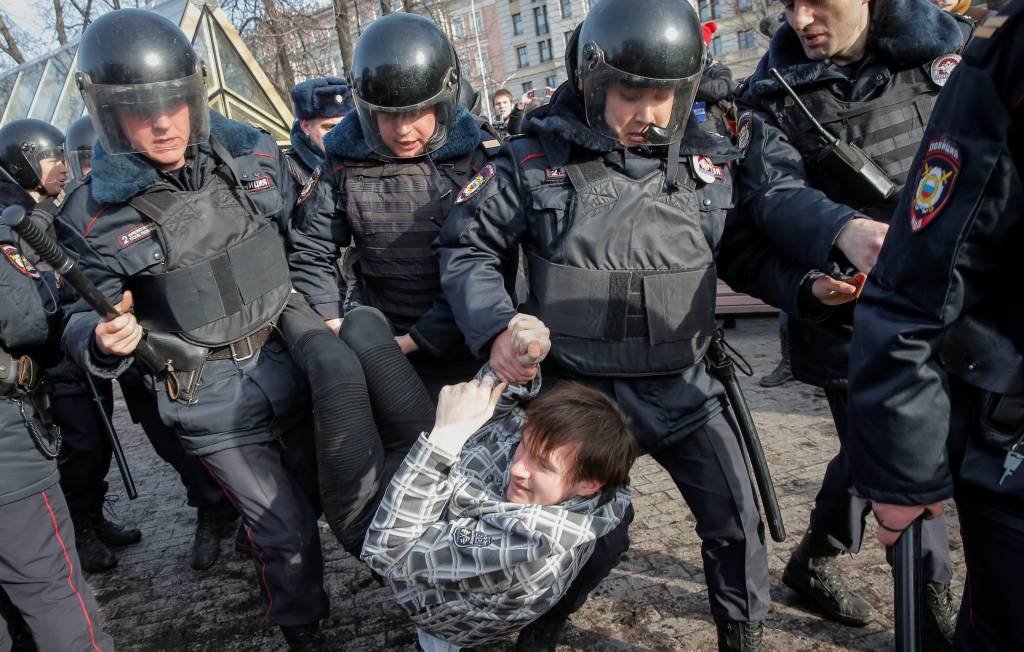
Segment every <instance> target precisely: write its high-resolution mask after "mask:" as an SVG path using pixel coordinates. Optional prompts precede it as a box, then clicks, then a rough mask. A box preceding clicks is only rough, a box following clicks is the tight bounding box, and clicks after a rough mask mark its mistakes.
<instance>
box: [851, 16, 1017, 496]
mask: <svg viewBox="0 0 1024 652" xmlns="http://www.w3.org/2000/svg"><path fill="white" fill-rule="evenodd" d="M1007 16H1008V17H1009V19H1008V20H1006V22H1005V23H1004V24H1003V25H1002V27H1000V28H998V29H994V28H993V27H992V25H991V24H990V25H982V26H981V27H979V29H978V32H977V33H976V35H975V38H974V40H972V42H971V43H970V44H969V45H968V47H967V50H966V52H965V55H964V60H963V62H962V63H961V64H960V66H959V67H958V68H957V70H956V72H954V73H953V76H952V78H951V79H950V80H949V83H948V84H947V86H946V88H945V89H944V90H943V92H942V94H941V95H940V96H939V100H938V103H937V104H936V106H935V109H934V111H933V112H932V118H931V122H930V124H929V126H928V129H927V131H926V132H925V137H924V139H923V140H922V143H921V148H920V150H919V151H918V154H917V158H916V159H915V162H914V168H913V170H912V173H911V176H910V177H909V178H908V182H907V186H906V189H905V191H904V193H903V196H902V199H901V201H900V203H899V207H898V208H897V209H896V213H895V214H894V216H893V219H892V221H891V222H890V230H889V234H888V236H887V238H886V241H885V244H884V246H883V247H882V252H881V254H880V256H879V258H878V264H877V265H876V266H875V268H874V271H873V272H872V274H871V276H870V277H869V279H868V283H867V287H866V288H865V290H864V294H863V296H862V298H861V300H860V305H858V306H857V311H856V315H855V323H856V328H855V330H854V336H853V346H852V349H851V353H850V431H851V432H850V442H849V443H850V456H851V461H852V463H853V471H854V477H855V480H856V486H857V488H858V490H859V491H860V492H861V493H862V494H863V495H864V496H867V497H868V498H872V499H875V500H879V501H883V502H888V503H896V504H910V505H920V504H928V503H932V502H935V501H938V500H942V499H945V498H948V497H950V496H951V495H952V494H953V489H954V483H955V482H956V483H958V484H957V489H956V490H957V493H958V494H959V493H960V491H961V490H963V489H975V490H981V491H984V492H986V495H987V496H988V497H990V498H991V499H995V500H998V499H1000V498H1001V497H1003V498H1005V497H1007V496H1012V497H1014V499H1015V500H1016V501H1017V504H1018V505H1019V504H1020V500H1021V499H1022V498H1024V470H1018V471H1017V472H1016V473H1015V474H1013V475H1012V476H1010V477H1009V478H1008V479H1007V480H1006V481H1005V482H1004V483H1003V484H1002V485H1000V484H999V481H1000V478H1001V476H1002V463H1003V459H1004V457H1005V454H1006V451H1005V450H992V449H986V448H985V447H984V446H983V445H982V444H981V442H980V438H979V437H977V433H978V431H979V428H978V427H977V423H978V422H977V419H974V422H973V424H974V427H973V428H972V429H971V430H972V434H971V435H970V436H968V437H967V439H966V441H960V440H961V439H963V431H962V430H961V429H956V428H955V427H954V428H953V429H951V427H950V423H951V419H952V420H953V421H954V422H955V421H956V420H957V419H958V418H959V417H960V416H962V414H963V413H964V412H967V411H968V410H966V409H965V407H966V406H965V401H964V400H963V399H962V397H963V396H970V395H971V392H970V391H960V390H963V388H964V387H965V386H968V387H970V386H973V387H975V388H982V389H990V390H992V391H994V392H996V393H999V394H1003V393H1009V394H1020V393H1022V392H1024V383H1022V382H1021V376H1022V374H1024V368H1022V366H1024V363H1022V361H1021V360H1022V353H1024V292H1022V290H1021V284H1020V281H1019V276H1020V256H1021V251H1022V248H1024V232H1022V228H1024V186H1022V182H1021V179H1022V174H1024V74H1022V73H1024V2H1022V1H1021V0H1017V2H1015V3H1013V4H1012V5H1009V6H1008V7H1006V8H1005V9H1004V13H1003V14H1002V15H1001V16H999V17H998V18H996V22H995V23H994V24H995V25H998V24H1000V22H1001V21H1002V20H1005V17H1007ZM962 328H966V329H967V337H963V338H961V339H960V341H959V343H957V344H955V346H954V347H953V350H951V351H949V353H951V354H957V356H956V357H966V361H965V363H964V364H962V365H957V366H958V367H959V368H958V369H956V370H955V371H954V369H953V367H952V365H951V364H950V363H949V361H948V360H947V359H946V356H947V353H946V352H945V350H944V349H945V347H947V346H949V345H950V344H951V342H950V341H948V338H950V337H951V336H952V334H953V333H955V332H956V331H958V330H959V329H962ZM944 341H945V344H944ZM1000 342H1004V343H1007V342H1008V343H1009V347H1008V349H1005V350H1006V351H1008V353H1000V352H999V348H998V346H997V345H998V344H999V343H1000ZM940 352H941V353H942V355H941V356H940ZM953 376H959V378H960V380H956V379H954V378H953ZM1000 385H1001V386H1000ZM1016 425H1018V426H1019V425H1020V424H1016ZM1018 432H1019V431H1018ZM947 438H949V442H948V448H947Z"/></svg>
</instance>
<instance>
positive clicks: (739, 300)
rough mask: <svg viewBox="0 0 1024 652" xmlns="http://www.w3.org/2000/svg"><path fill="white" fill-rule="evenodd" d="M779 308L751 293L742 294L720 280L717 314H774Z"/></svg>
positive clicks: (734, 315)
mask: <svg viewBox="0 0 1024 652" xmlns="http://www.w3.org/2000/svg"><path fill="white" fill-rule="evenodd" d="M777 312H778V310H777V309H776V308H773V307H771V306H769V305H768V304H766V303H764V302H762V301H759V300H757V299H755V298H754V297H752V296H750V295H749V294H741V293H739V292H736V291H735V290H733V289H732V288H731V287H729V286H728V285H726V284H725V283H723V282H722V281H718V299H717V302H716V304H715V314H716V315H719V316H722V315H725V316H729V317H736V316H742V315H772V314H775V313H777Z"/></svg>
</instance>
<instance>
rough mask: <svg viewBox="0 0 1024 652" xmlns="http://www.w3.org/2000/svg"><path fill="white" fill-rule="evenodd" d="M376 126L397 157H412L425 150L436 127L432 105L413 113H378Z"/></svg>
mask: <svg viewBox="0 0 1024 652" xmlns="http://www.w3.org/2000/svg"><path fill="white" fill-rule="evenodd" d="M377 128H378V129H379V130H380V137H381V139H382V140H383V141H384V144H385V145H387V147H388V149H390V150H391V151H392V153H394V155H395V156H396V157H398V158H413V157H414V156H420V155H421V154H423V153H424V152H426V151H427V143H428V142H429V141H430V139H431V138H433V136H434V130H435V129H437V118H436V115H435V109H434V107H428V108H426V109H423V110H421V111H416V112H414V113H383V112H381V113H378V114H377Z"/></svg>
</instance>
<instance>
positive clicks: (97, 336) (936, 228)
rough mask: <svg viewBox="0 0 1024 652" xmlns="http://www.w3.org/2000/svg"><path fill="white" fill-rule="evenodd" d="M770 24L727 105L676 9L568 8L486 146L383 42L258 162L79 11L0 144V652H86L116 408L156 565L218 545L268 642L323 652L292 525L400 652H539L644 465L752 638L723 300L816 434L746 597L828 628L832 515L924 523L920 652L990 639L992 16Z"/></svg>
mask: <svg viewBox="0 0 1024 652" xmlns="http://www.w3.org/2000/svg"><path fill="white" fill-rule="evenodd" d="M960 4H962V3H955V7H952V8H954V9H955V8H959V7H960ZM783 8H784V21H783V22H782V23H781V24H780V25H779V26H778V28H777V29H776V30H775V31H774V34H773V36H772V40H771V46H770V48H769V50H768V52H767V54H766V55H765V56H764V57H763V58H762V59H761V61H760V63H759V65H758V67H757V69H756V71H755V72H754V73H753V75H751V76H750V77H749V78H747V79H745V80H743V81H742V82H741V83H740V84H739V86H738V87H736V88H733V83H732V77H731V73H730V71H729V70H728V68H727V67H726V66H724V65H723V64H721V63H720V62H717V61H715V60H714V59H713V57H711V56H710V54H709V51H708V42H709V40H710V38H711V35H712V34H713V33H714V28H713V26H709V25H706V24H705V25H701V23H700V21H699V19H698V17H697V14H696V13H695V12H694V10H693V9H692V8H691V6H690V5H689V4H688V3H687V2H685V1H684V0H601V1H600V2H596V3H595V4H594V6H593V7H592V9H591V10H590V12H589V13H588V14H587V16H586V18H585V19H584V21H583V22H582V23H581V24H580V25H579V26H578V27H577V29H576V30H575V31H574V32H573V33H572V37H571V39H569V41H568V43H567V47H566V72H567V75H568V80H567V81H566V82H565V83H563V84H562V85H561V86H559V87H558V88H557V89H546V90H545V93H544V95H543V96H542V97H535V95H534V94H533V93H527V94H524V95H523V96H522V97H521V98H520V99H519V101H518V102H516V101H515V98H514V96H513V95H512V94H511V93H510V92H508V91H507V90H500V91H498V92H497V93H495V95H494V98H493V104H494V109H495V112H496V114H497V116H498V118H497V120H496V121H495V122H494V123H489V122H488V121H486V120H484V119H482V118H480V117H479V116H478V115H477V114H476V113H477V112H478V111H479V106H478V105H479V98H478V97H477V95H476V93H475V92H474V91H473V89H472V87H470V86H469V84H468V83H467V82H466V80H465V79H464V78H463V77H462V75H461V74H460V64H459V60H458V57H457V55H456V52H455V49H454V48H453V46H452V44H451V43H450V42H449V41H448V39H447V38H446V36H445V34H444V33H443V32H442V31H441V30H440V29H439V28H438V27H437V26H436V25H435V24H434V23H433V22H431V21H430V20H428V19H427V18H424V17H421V16H418V15H415V14H411V13H396V14H391V15H388V16H385V17H382V18H380V19H378V20H376V21H374V22H373V23H372V24H370V25H369V26H368V27H367V28H366V29H365V30H364V31H363V33H362V34H361V36H360V38H359V40H358V41H357V43H356V44H355V48H354V52H353V55H352V62H351V66H350V69H351V71H352V72H351V73H350V75H349V77H348V78H347V79H341V78H333V77H328V78H321V79H313V80H308V81H305V82H302V83H300V84H299V85H298V86H296V87H295V89H294V90H293V93H292V100H293V105H294V110H295V116H296V121H295V123H294V126H293V128H292V132H291V147H290V148H288V149H287V150H285V151H282V150H281V149H280V148H279V147H278V146H277V143H275V142H274V139H273V138H272V137H271V136H270V134H269V133H267V132H265V131H262V130H261V129H260V128H258V127H255V126H253V125H249V124H244V123H241V122H237V121H234V120H230V119H228V118H226V117H224V116H222V115H220V114H218V113H217V112H215V111H213V110H211V109H210V108H209V106H208V103H207V91H206V88H207V86H206V83H207V82H206V75H207V72H206V68H205V65H204V63H203V62H202V61H201V60H200V59H199V57H198V55H197V53H196V51H195V50H194V49H193V47H192V45H191V44H190V42H189V40H188V39H187V38H186V36H185V35H184V34H183V33H182V32H181V30H180V29H179V28H178V27H177V26H176V25H174V24H173V23H171V22H170V21H168V20H167V19H165V18H163V17H161V16H159V15H158V14H156V13H153V12H150V11H146V10H141V9H119V10H116V11H112V12H110V13H108V14H105V15H103V16H102V17H100V18H98V19H96V20H95V21H93V22H92V23H91V24H90V25H89V26H88V27H87V29H86V30H85V33H84V35H83V37H82V39H81V43H80V46H79V49H78V54H77V58H76V65H77V72H76V83H77V87H78V89H79V91H80V92H81V94H82V97H83V99H84V102H85V105H86V107H87V109H88V115H87V116H86V117H84V118H81V119H80V120H78V121H76V122H75V123H74V124H72V125H71V126H70V127H69V128H68V131H67V133H66V134H64V133H62V132H61V131H60V130H59V129H57V128H56V127H54V126H52V125H49V124H47V123H45V122H42V121H39V120H33V119H21V120H14V121H11V122H9V123H8V124H6V125H5V126H4V127H3V128H0V208H3V209H4V211H3V222H2V225H0V251H2V253H3V259H2V260H0V286H2V292H0V344H2V349H0V397H2V399H0V453H2V454H0V650H7V649H11V648H12V647H13V648H14V649H17V650H29V649H40V650H108V649H114V647H115V644H116V642H115V641H112V640H111V638H110V636H109V635H108V634H106V633H105V632H104V629H103V619H102V617H101V616H100V613H99V609H98V607H97V604H96V601H95V600H94V598H93V596H92V594H91V592H90V590H89V587H88V585H87V583H86V581H85V576H84V575H83V571H85V572H88V573H98V572H107V571H110V570H111V569H112V568H114V567H115V566H116V564H117V557H116V553H115V552H114V551H113V550H112V549H117V548H119V547H122V546H128V545H133V544H135V543H138V542H139V541H140V540H141V537H142V534H141V532H140V530H138V529H136V528H134V527H130V526H127V525H125V524H119V523H116V522H112V521H111V520H109V518H108V516H107V515H106V514H105V512H104V499H105V496H106V493H107V489H108V487H107V484H106V480H105V478H106V476H107V473H108V472H109V470H110V466H111V459H112V455H113V451H114V440H116V437H113V439H112V438H111V435H112V429H111V426H110V420H111V413H112V410H113V405H112V403H113V402H112V382H113V381H114V380H117V382H118V383H119V385H120V387H121V390H122V392H123V394H124V397H125V402H126V404H127V406H128V409H129V411H130V413H131V417H132V419H133V420H134V421H135V422H136V423H139V424H140V425H141V426H142V429H143V430H144V432H145V433H146V436H147V438H148V439H149V441H150V443H151V444H152V446H153V448H154V450H155V451H156V452H157V454H158V455H159V456H160V457H161V458H162V459H163V460H164V461H166V462H167V463H168V464H170V465H171V466H173V467H174V469H175V470H176V471H177V473H178V474H179V476H180V479H181V483H182V487H183V490H184V491H185V493H186V495H187V499H188V503H189V505H192V506H194V507H195V508H196V533H195V538H194V542H193V546H192V554H191V565H192V567H193V568H194V569H196V570H200V571H201V570H205V569H207V568H210V567H211V566H212V565H213V564H214V563H216V561H217V556H218V553H219V550H220V543H221V540H222V539H224V538H226V537H229V536H232V535H234V537H235V546H236V548H237V549H238V550H239V551H240V552H242V553H243V554H246V555H249V556H250V557H251V559H252V562H253V564H254V565H255V567H256V569H257V584H258V586H257V587H256V590H258V591H259V594H260V597H261V600H262V606H263V612H262V613H263V616H264V617H265V618H266V619H267V621H268V622H270V623H272V624H274V625H276V626H278V627H279V628H280V630H281V633H282V636H283V638H284V640H285V642H286V643H287V645H288V646H289V648H290V649H294V650H317V649H324V647H325V641H324V637H323V634H322V633H321V631H320V622H321V621H322V620H323V619H325V618H326V617H327V616H328V614H329V613H330V608H331V607H330V600H329V596H328V594H327V592H326V591H325V589H324V562H323V555H322V550H321V541H320V530H319V527H318V525H317V523H318V520H319V519H320V518H321V517H323V518H324V519H325V520H326V522H327V523H328V525H329V526H330V530H331V533H332V534H333V536H334V537H335V538H336V539H337V540H338V542H339V544H340V545H341V546H342V548H344V550H345V551H346V552H348V553H349V554H351V555H352V556H353V557H355V558H358V559H361V560H362V561H364V562H365V563H366V564H367V565H368V567H369V568H370V569H371V571H372V572H373V574H374V577H375V578H376V579H378V580H379V581H380V582H381V583H382V584H387V585H388V586H390V588H391V590H392V592H393V595H394V599H395V601H396V602H397V603H398V604H399V605H400V606H401V607H402V609H403V610H404V611H405V612H406V613H407V614H408V615H409V618H410V620H411V621H412V623H413V624H414V625H415V627H416V628H417V632H418V641H419V645H420V647H421V648H422V649H424V650H427V651H434V650H437V651H439V652H441V651H450V650H458V649H461V648H463V647H480V646H484V645H487V644H490V643H493V642H494V641H496V640H498V639H500V638H502V637H506V636H509V635H516V637H517V638H516V649H517V650H523V651H527V650H553V649H554V648H555V645H556V644H557V642H558V639H559V635H560V633H561V631H562V629H563V627H564V625H565V623H566V622H567V620H568V618H569V616H570V615H571V614H572V613H573V612H575V611H576V610H578V609H579V608H580V607H581V606H582V605H583V604H584V603H585V601H586V599H587V597H588V595H589V594H590V592H591V591H593V590H594V589H595V588H596V587H597V586H598V585H599V584H600V583H601V581H602V580H603V579H604V578H605V577H606V576H607V575H608V574H609V573H610V572H611V571H612V569H613V568H614V567H615V565H616V564H617V563H618V561H619V559H620V557H621V556H622V554H623V553H624V552H625V551H626V550H627V549H628V546H629V536H628V529H629V525H630V523H631V522H632V520H633V516H634V512H633V507H632V505H631V493H630V489H629V473H630V469H631V467H632V464H633V462H634V460H635V459H636V457H637V456H638V455H639V454H640V453H646V454H649V455H650V456H651V457H652V458H653V459H654V460H655V461H656V462H657V463H658V464H659V465H661V466H662V467H663V468H664V469H665V470H666V471H667V472H668V473H669V475H670V476H671V477H672V479H673V481H674V482H675V484H676V486H677V487H678V489H679V492H680V494H681V496H682V498H683V500H685V501H686V504H687V506H688V507H689V509H690V510H691V512H692V513H693V515H694V518H695V521H696V531H697V534H698V535H699V536H700V538H701V539H702V542H703V543H702V548H701V555H702V559H703V565H704V577H705V580H706V583H707V587H708V600H709V609H710V613H711V615H712V617H713V619H714V622H715V624H716V627H717V633H718V647H719V649H720V650H727V651H733V650H735V651H744V652H749V651H754V650H760V649H762V637H763V634H764V627H765V626H764V621H765V619H766V617H767V615H768V612H769V609H770V604H771V596H770V582H769V575H768V555H767V547H766V544H765V536H764V524H763V521H762V517H761V514H760V512H759V506H758V501H757V497H756V492H755V490H754V486H753V482H752V480H751V476H750V473H749V470H748V462H747V458H746V455H745V452H744V450H743V449H742V448H741V444H740V440H739V438H738V437H737V427H736V425H735V423H734V422H733V419H732V416H731V413H730V411H729V410H728V409H727V395H726V391H725V389H724V387H723V386H722V384H721V382H720V381H719V380H718V378H716V376H715V375H714V374H713V373H712V372H711V370H710V369H709V366H708V361H707V360H706V358H707V355H706V354H707V352H708V349H709V346H710V345H711V341H712V337H713V336H714V333H715V330H716V323H715V298H716V284H717V280H718V279H719V278H721V279H723V280H725V281H726V282H728V283H729V284H730V285H731V286H732V287H733V288H735V289H737V290H739V291H743V292H747V293H750V294H752V295H754V296H756V297H758V298H760V299H762V300H764V301H766V302H768V303H770V304H772V305H774V306H776V307H778V308H780V310H781V311H782V312H783V314H785V316H786V329H785V335H784V337H785V338H786V349H785V350H786V351H787V358H788V362H789V366H790V367H791V369H792V371H791V373H792V375H793V376H795V377H796V378H797V379H799V380H801V381H804V382H807V383H810V384H812V385H815V386H817V387H820V388H823V390H824V394H825V397H826V399H827V401H828V405H829V408H830V410H831V414H832V417H833V420H834V422H835V427H836V432H837V435H838V439H839V452H838V454H837V455H836V456H835V458H834V459H832V460H831V461H830V462H829V464H828V467H827V469H826V471H825V476H824V478H823V480H822V485H821V489H820V491H819V493H818V495H817V497H816V500H815V505H814V510H813V512H812V514H811V518H810V523H809V524H808V526H807V528H806V531H805V533H804V535H803V537H802V539H801V541H800V543H799V544H798V545H797V546H796V548H794V549H793V551H792V552H791V555H790V558H789V561H788V563H787V565H786V568H785V572H784V574H783V582H784V583H785V585H787V586H788V587H790V588H791V589H792V590H793V591H794V592H796V594H797V595H798V596H799V597H800V598H801V599H802V600H804V601H805V602H807V603H808V604H809V605H810V606H811V607H813V608H814V609H816V610H817V611H818V612H820V613H821V614H822V615H823V616H824V617H825V618H828V619H831V620H834V621H836V622H839V623H843V624H845V625H849V626H854V627H856V626H864V625H866V624H867V623H868V622H869V620H870V618H871V616H872V611H873V608H872V605H871V604H870V603H869V601H868V600H866V599H865V598H864V597H862V596H861V595H859V594H858V592H857V590H856V587H853V586H851V585H850V583H849V582H848V581H847V578H846V576H845V575H844V572H843V568H842V564H841V562H840V561H839V556H840V555H841V553H856V552H857V551H858V550H859V549H860V547H861V545H862V544H863V543H864V535H865V530H866V518H867V516H868V515H869V514H872V513H873V514H874V518H875V520H876V521H877V526H878V538H879V539H880V540H881V542H882V543H884V544H886V545H892V544H894V543H895V542H896V541H897V539H898V538H899V537H900V535H901V533H902V532H903V531H904V530H905V529H906V528H908V527H910V526H911V525H912V524H914V523H915V522H916V521H918V520H920V519H923V526H922V533H923V536H922V546H921V547H922V573H923V577H924V584H923V587H922V595H921V596H920V602H921V604H922V605H923V606H922V613H923V620H922V629H923V637H924V645H925V649H930V650H931V649H936V650H940V649H953V648H954V647H955V648H956V649H960V650H1005V649H1021V648H1024V622H1022V621H1021V619H1020V618H1019V617H1017V613H1016V612H1017V611H1019V605H1020V604H1021V600H1022V599H1024V596H1022V592H1021V588H1020V587H1021V586H1024V582H1021V581H1018V580H1020V579H1024V578H1022V575H1024V472H1021V473H1019V474H1018V473H1016V471H1017V467H1018V466H1019V464H1020V462H1021V461H1022V460H1024V434H1021V433H1022V432H1024V408H1022V406H1024V399H1022V396H1024V341H1022V339H1021V333H1022V332H1024V331H1022V329H1021V326H1022V321H1024V316H1022V315H1021V311H1020V308H1019V305H1020V302H1017V301H1016V300H1014V299H1013V297H1014V296H1016V292H1017V290H1016V287H1017V285H1016V284H1015V283H1013V282H1012V280H1010V279H1012V272H1013V270H1014V269H1015V265H1014V263H1015V261H1014V253H1013V252H1014V251H1015V247H1014V246H1013V244H1012V243H1013V242H1014V241H1015V240H1014V239H1015V238H1019V237H1021V228H1020V225H1019V223H1020V221H1021V220H1020V218H1021V213H1020V201H1019V200H1020V197H1021V195H1022V194H1024V185H1022V180H1021V176H1020V170H1021V169H1022V165H1024V136H1022V133H1024V132H1022V131H1021V128H1022V124H1024V82H1022V79H1024V77H1022V76H1021V75H1020V70H1021V69H1022V66H1024V0H1013V1H1012V2H1010V3H1009V4H1008V5H1007V6H1005V7H1003V8H1002V9H1001V11H998V12H992V13H991V15H989V16H988V17H987V18H986V19H985V21H984V22H983V23H980V24H979V23H978V22H976V21H975V20H973V19H971V18H967V17H963V16H961V15H960V14H959V13H957V12H952V13H950V12H946V11H943V10H942V9H940V8H939V7H936V6H935V5H933V4H931V3H930V2H928V1H927V0H827V1H822V0H784V2H783ZM111 43H117V44H118V45H119V47H117V48H111V47H110V44H111ZM982 109H983V110H984V112H985V113H984V115H979V113H978V111H979V110H982ZM26 216H27V217H26ZM33 230H34V231H35V232H36V234H35V235H29V234H31V232H32V231H33ZM40 232H41V233H42V234H43V236H40V235H39V233H40ZM41 237H48V238H52V239H53V240H55V241H56V242H57V243H59V245H60V247H61V248H62V249H63V251H66V252H67V253H68V254H70V258H69V260H71V261H73V265H72V266H73V267H74V268H75V269H77V270H80V271H81V272H82V273H83V274H71V273H69V270H70V267H69V266H67V265H66V264H64V263H62V264H61V265H57V263H55V262H54V259H53V251H51V249H52V248H50V247H44V246H42V245H41V244H40V242H41V240H40V238H41ZM30 240H31V241H33V243H34V244H35V245H36V247H35V248H33V246H31V245H30V244H29V243H28V241H30ZM42 242H43V244H45V240H43V241H42ZM57 250H58V251H59V249H57ZM55 266H56V268H55ZM96 296H103V297H106V299H107V300H108V301H109V302H110V303H111V304H112V305H113V307H114V309H113V311H102V312H97V311H96V309H95V306H96V300H95V297H96ZM58 485H59V487H58ZM950 498H953V499H955V500H956V503H957V507H958V516H959V523H960V528H961V532H962V534H963V541H964V556H965V560H966V567H967V577H966V582H965V587H966V588H965V591H964V595H963V598H962V600H961V601H960V602H959V603H958V602H957V599H956V598H955V596H954V595H953V593H952V591H951V588H950V587H951V581H952V579H953V565H952V563H951V561H950V557H949V542H948V533H947V527H948V526H947V524H946V522H945V520H944V519H943V516H942V512H943V501H945V500H947V499H950Z"/></svg>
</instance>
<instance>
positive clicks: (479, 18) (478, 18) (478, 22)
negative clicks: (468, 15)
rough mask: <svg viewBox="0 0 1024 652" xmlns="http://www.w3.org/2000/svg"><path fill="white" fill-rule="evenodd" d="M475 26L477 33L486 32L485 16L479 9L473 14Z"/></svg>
mask: <svg viewBox="0 0 1024 652" xmlns="http://www.w3.org/2000/svg"><path fill="white" fill-rule="evenodd" d="M473 24H474V25H475V26H476V31H477V33H480V32H483V31H484V15H483V14H482V13H480V10H479V9H477V10H476V11H475V12H473Z"/></svg>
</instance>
